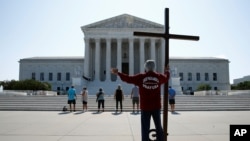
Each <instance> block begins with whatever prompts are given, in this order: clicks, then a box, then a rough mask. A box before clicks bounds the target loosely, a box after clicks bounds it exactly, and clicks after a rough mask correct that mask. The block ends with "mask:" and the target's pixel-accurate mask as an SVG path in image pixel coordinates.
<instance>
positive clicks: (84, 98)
mask: <svg viewBox="0 0 250 141" xmlns="http://www.w3.org/2000/svg"><path fill="white" fill-rule="evenodd" d="M87 104H88V90H87V88H86V87H84V88H83V91H82V110H83V112H85V111H87V110H88V105H87Z"/></svg>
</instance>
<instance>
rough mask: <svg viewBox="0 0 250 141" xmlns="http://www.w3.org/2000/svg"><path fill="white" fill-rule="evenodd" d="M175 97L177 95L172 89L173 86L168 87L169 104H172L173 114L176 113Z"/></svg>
mask: <svg viewBox="0 0 250 141" xmlns="http://www.w3.org/2000/svg"><path fill="white" fill-rule="evenodd" d="M175 95H176V92H175V90H174V89H173V88H171V86H169V87H168V99H169V104H170V108H171V112H172V113H174V109H175Z"/></svg>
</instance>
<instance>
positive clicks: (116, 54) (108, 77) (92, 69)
mask: <svg viewBox="0 0 250 141" xmlns="http://www.w3.org/2000/svg"><path fill="white" fill-rule="evenodd" d="M81 30H82V32H83V34H84V43H85V54H84V57H53V56H52V57H31V58H24V59H20V61H19V62H20V73H19V79H20V80H24V79H35V80H39V81H46V82H49V83H51V84H52V89H53V90H54V91H61V90H67V89H68V88H69V87H70V86H71V85H74V86H75V87H76V89H77V91H78V92H80V90H81V89H82V87H85V86H86V87H87V88H88V90H89V92H90V94H95V93H96V92H97V91H98V89H99V88H100V87H102V88H103V89H104V91H105V92H106V93H107V94H114V91H115V89H116V88H117V85H118V84H121V86H122V88H123V90H124V92H125V94H130V91H131V88H132V85H130V84H126V83H124V82H122V81H121V80H120V79H119V77H117V76H116V75H113V74H111V73H110V68H112V67H116V68H118V69H119V70H120V71H121V72H124V73H127V74H129V75H134V74H137V73H140V72H144V62H145V61H146V60H148V59H153V60H155V62H156V71H157V72H163V69H164V58H165V56H164V52H165V51H164V50H165V49H164V48H165V44H164V43H165V42H164V40H163V39H161V38H152V37H137V36H134V35H133V32H134V31H144V32H159V33H163V32H164V26H163V25H161V24H158V23H154V22H151V21H148V20H145V19H141V18H138V17H134V16H131V15H127V14H123V15H120V16H116V17H113V18H110V19H106V20H102V21H99V22H96V23H93V24H89V25H85V26H82V27H81ZM170 56H171V54H170ZM170 67H171V72H172V73H171V75H172V77H175V78H179V83H180V86H181V89H182V91H186V90H191V91H195V90H196V88H197V86H198V85H200V84H202V83H205V84H209V85H210V86H211V87H212V89H214V90H229V89H230V83H229V61H228V60H227V59H221V58H214V57H199V58H197V57H188V58H187V57H186V58H184V57H170Z"/></svg>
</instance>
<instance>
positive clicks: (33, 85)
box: [1, 79, 51, 90]
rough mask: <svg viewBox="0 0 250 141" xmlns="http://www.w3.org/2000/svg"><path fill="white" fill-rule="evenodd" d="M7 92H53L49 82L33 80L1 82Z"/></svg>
mask: <svg viewBox="0 0 250 141" xmlns="http://www.w3.org/2000/svg"><path fill="white" fill-rule="evenodd" d="M1 84H2V85H3V87H4V89H5V90H51V85H50V84H49V83H47V82H39V81H36V80H33V79H27V80H21V81H15V80H11V81H7V82H1Z"/></svg>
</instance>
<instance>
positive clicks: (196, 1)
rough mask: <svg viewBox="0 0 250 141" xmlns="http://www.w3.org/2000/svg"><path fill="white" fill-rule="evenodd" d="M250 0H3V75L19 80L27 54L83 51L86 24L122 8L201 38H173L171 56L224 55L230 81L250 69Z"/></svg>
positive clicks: (80, 53)
mask: <svg viewBox="0 0 250 141" xmlns="http://www.w3.org/2000/svg"><path fill="white" fill-rule="evenodd" d="M249 6H250V1H249V0H0V20H1V22H0V49H1V53H0V66H1V69H0V81H2V80H12V79H15V80H18V77H19V63H18V61H19V60H20V59H22V58H28V57H35V56H83V55H84V41H83V38H84V35H83V33H82V31H81V29H80V27H81V26H83V25H87V24H90V23H94V22H97V21H100V20H103V19H107V18H111V17H114V16H117V15H121V14H125V13H126V14H130V15H134V16H137V17H140V18H143V19H147V20H150V21H153V22H157V23H160V24H164V9H165V8H169V9H170V33H172V34H185V35H197V36H200V41H198V42H194V41H181V40H171V41H170V56H185V57H222V58H226V59H228V60H229V61H230V64H229V66H230V82H231V83H232V82H233V79H236V78H240V77H243V76H246V75H250V67H249V66H248V65H249V63H248V61H249V60H250V55H249V50H250V49H249V47H250V14H249V13H250V8H249Z"/></svg>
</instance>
